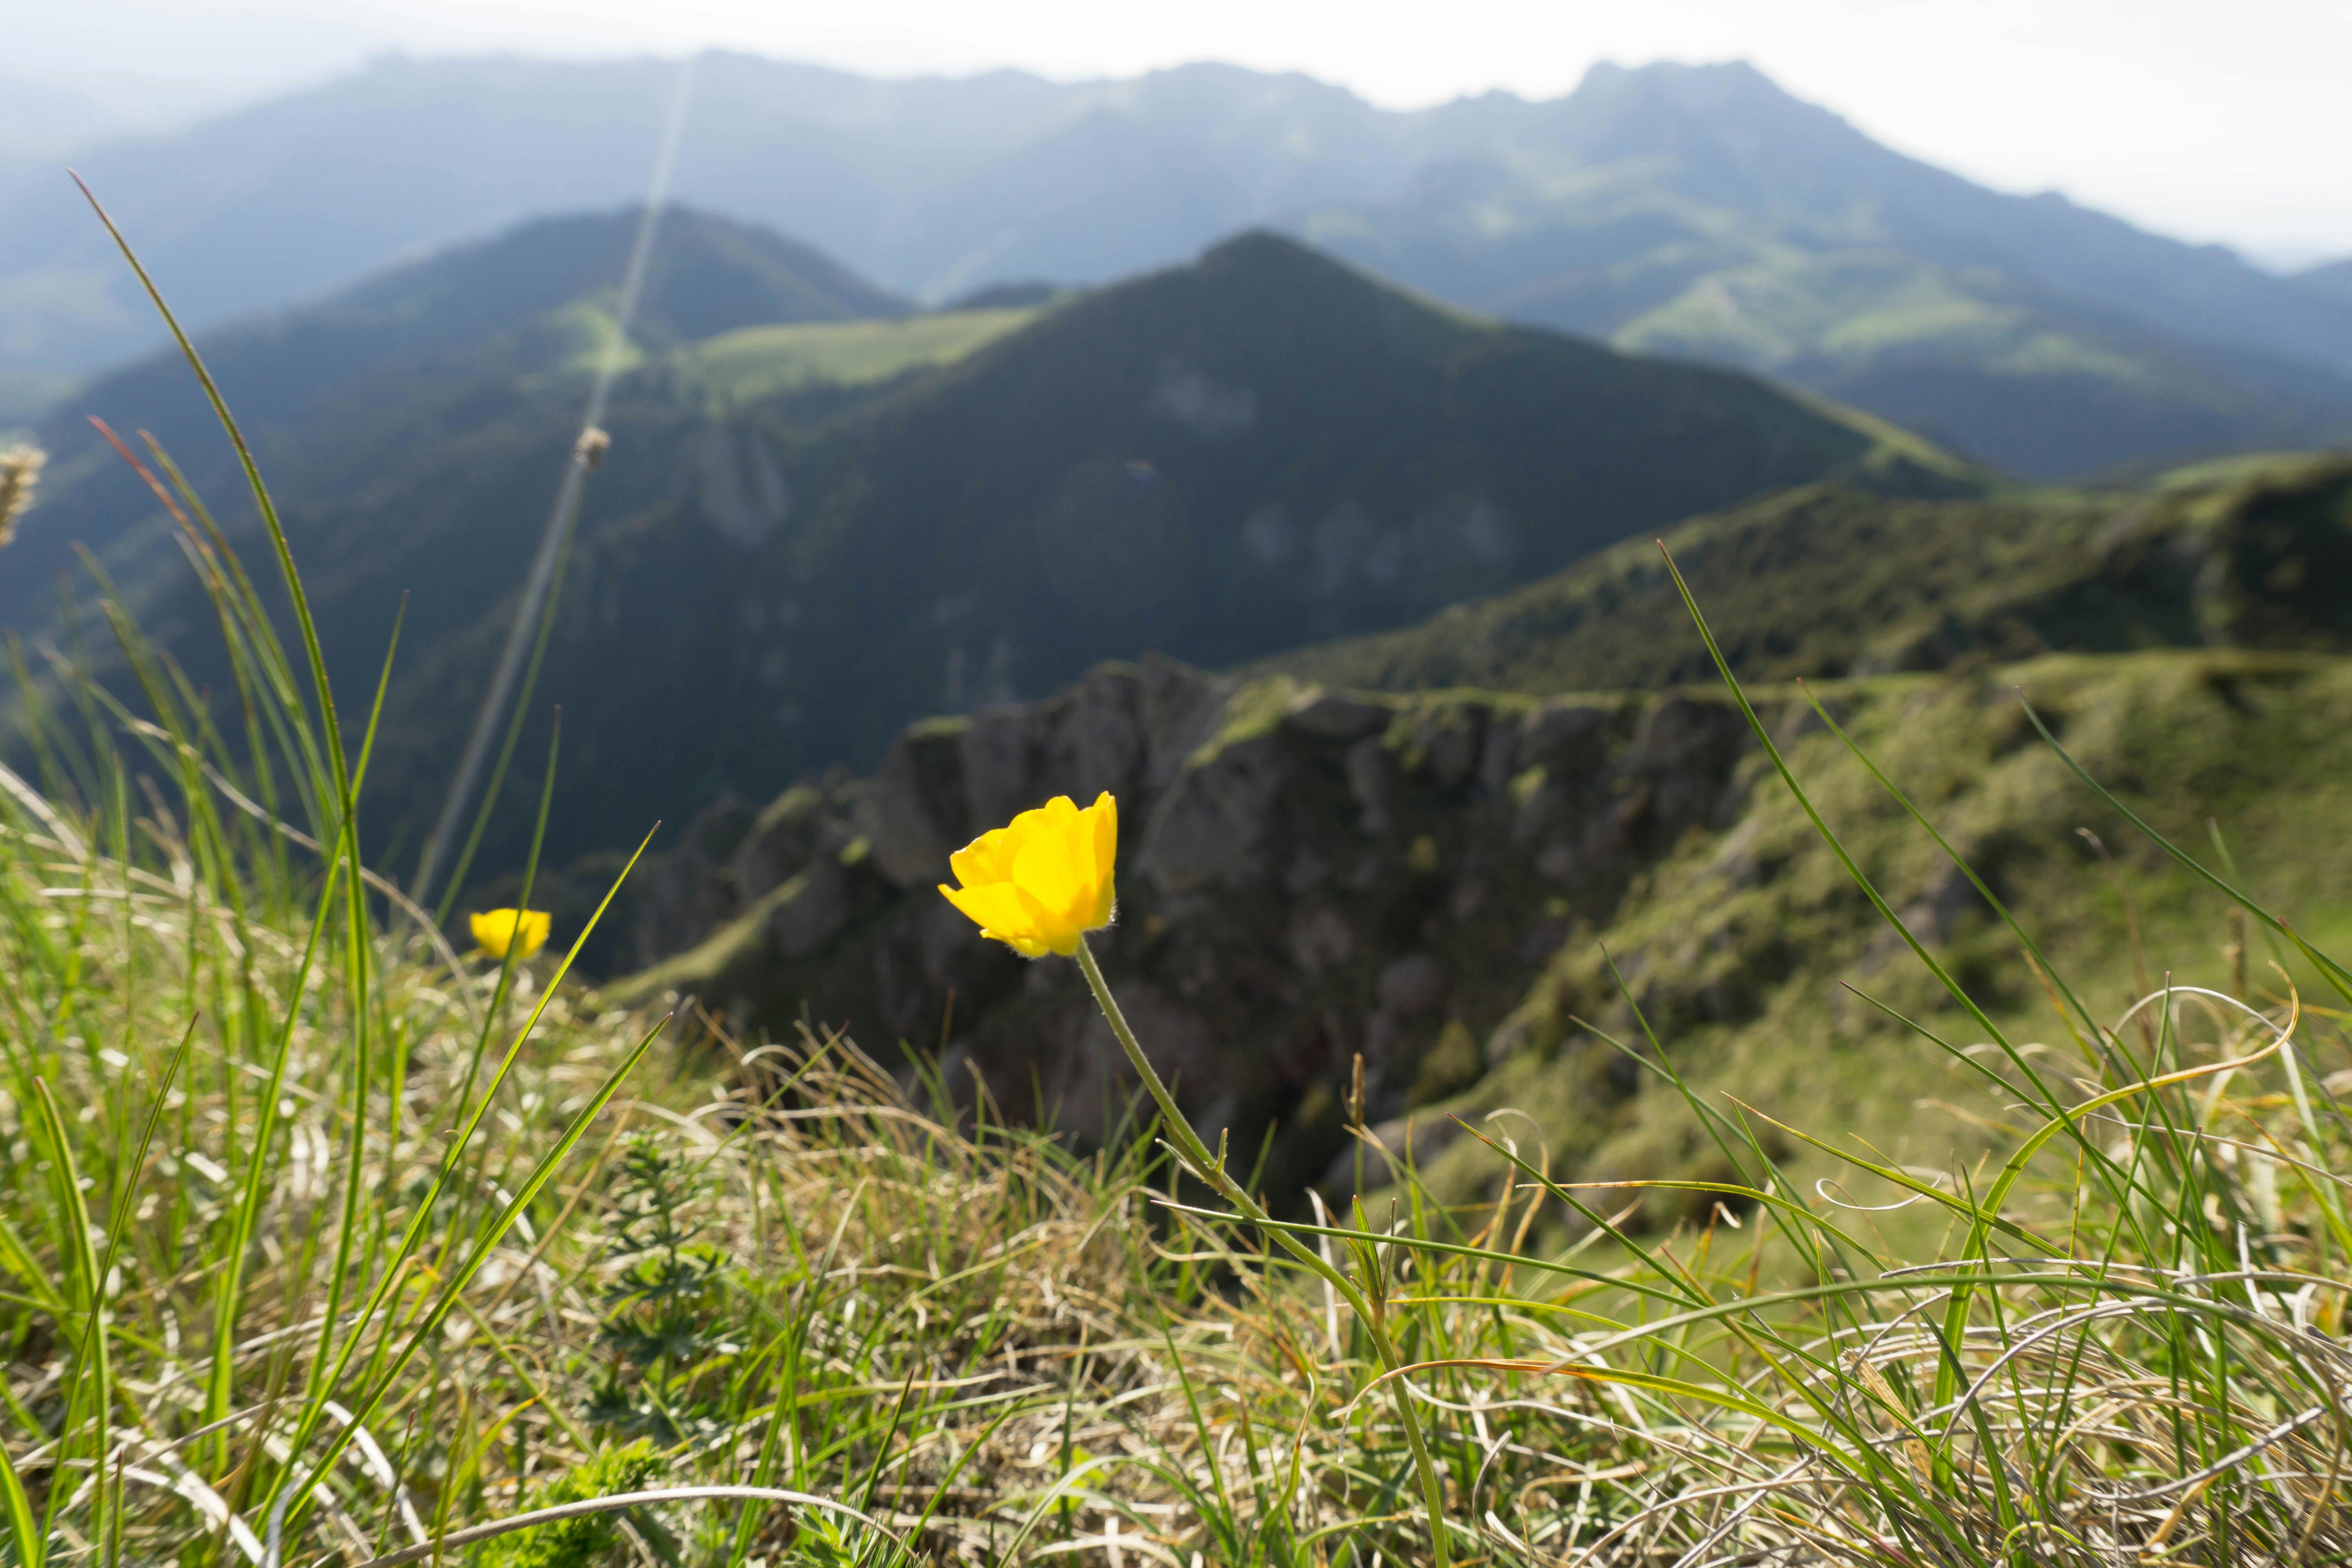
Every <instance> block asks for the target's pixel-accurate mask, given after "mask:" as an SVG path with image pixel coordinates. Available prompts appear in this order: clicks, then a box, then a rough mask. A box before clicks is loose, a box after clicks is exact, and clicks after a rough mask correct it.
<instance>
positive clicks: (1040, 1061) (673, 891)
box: [613, 662, 1748, 1191]
mask: <svg viewBox="0 0 2352 1568" xmlns="http://www.w3.org/2000/svg"><path fill="white" fill-rule="evenodd" d="M1747 746H1748V734H1747V731H1746V729H1745V726H1744V725H1743V724H1742V722H1741V721H1740V719H1739V717H1738V713H1737V711H1736V710H1733V709H1732V708H1730V707H1729V706H1728V705H1727V704H1725V703H1722V702H1717V701H1711V700H1703V699H1694V698H1689V697H1664V698H1659V697H1647V696H1640V695H1629V696H1624V697H1612V698H1608V699H1600V700H1594V699H1575V700H1555V701H1535V700H1526V699H1519V698H1509V697H1500V696H1493V695H1487V694H1482V693H1441V694H1434V695H1426V696H1419V697H1413V698H1394V699H1391V698H1376V697H1366V696H1360V695H1353V694H1341V693H1336V692H1330V691H1326V690H1323V689H1319V688H1315V687H1302V686H1300V685H1298V684H1297V683H1295V682H1293V681H1290V680H1288V679H1283V678H1274V679H1265V680H1260V681H1254V682H1247V683H1244V682H1241V681H1237V680H1234V679H1227V678H1221V677H1214V676H1209V675H1204V674H1202V673H1200V672H1197V671H1194V670H1191V669H1187V668H1182V667H1181V666H1177V665H1174V664H1170V663H1165V662H1150V663H1146V664H1144V665H1141V666H1124V665H1116V666H1105V667H1103V668H1098V669H1097V670H1095V671H1094V672H1093V673H1091V674H1090V675H1088V676H1087V678H1086V679H1084V680H1082V681H1080V682H1079V683H1077V684H1076V685H1075V686H1073V687H1071V688H1069V689H1066V690H1065V691H1063V692H1062V693H1060V694H1059V695H1057V696H1055V697H1054V698H1052V699H1050V700H1046V701H1044V702H1040V703H1035V704H1032V705H1027V706H1022V707H1008V708H1003V709H996V710H986V711H982V712H980V713H977V714H973V715H971V716H970V717H968V718H961V719H954V720H941V721H931V722H928V723H925V724H921V725H918V726H916V727H915V728H913V729H910V730H909V731H907V732H906V733H905V734H904V735H902V736H901V737H900V738H899V739H898V742H896V743H895V744H893V745H892V746H891V747H890V749H889V751H888V753H887V755H886V756H885V757H884V759H883V761H882V763H881V765H880V766H879V768H877V771H876V773H875V775H874V776H873V777H872V778H870V779H866V780H843V779H835V780H833V781H830V782H828V783H826V784H803V785H800V786H797V787H795V788H794V789H793V790H791V791H789V792H787V793H786V794H785V795H783V796H782V798H780V799H779V800H778V801H777V802H775V803H774V804H773V805H771V806H770V807H768V808H767V809H766V810H765V811H763V812H761V813H759V814H758V815H757V816H756V817H754V818H752V819H751V821H750V822H749V823H748V824H746V823H745V822H744V821H743V817H744V816H745V808H742V807H740V806H736V807H728V808H719V809H717V810H715V811H714V813H713V814H711V815H710V816H709V817H707V818H706V819H705V820H704V821H701V822H698V823H697V824H696V825H695V826H693V827H692V828H690V829H689V830H688V834H687V835H686V836H685V842H684V844H683V846H682V847H681V848H680V849H678V850H677V851H676V852H674V853H673V854H672V855H671V857H670V858H669V859H668V860H667V863H665V864H664V865H663V866H661V867H659V868H656V877H655V881H656V884H657V885H658V886H659V887H660V888H661V889H663V894H662V896H661V897H660V898H659V899H657V900H656V899H647V900H644V901H643V903H642V905H641V912H640V915H639V928H640V929H639V931H638V946H639V949H640V951H648V950H650V951H651V952H656V953H666V954H668V955H671V956H668V957H667V960H666V962H663V963H658V964H656V966H655V967H654V968H652V969H651V970H649V971H647V972H646V973H643V974H641V975H638V976H635V977H634V978H633V979H631V980H628V981H625V982H623V983H621V984H619V985H617V986H615V987H614V988H613V989H614V992H615V993H616V994H619V995H621V996H624V997H627V996H635V995H647V994H653V993H655V992H658V991H661V990H675V991H679V992H689V993H692V994H695V995H696V996H698V998H699V1000H700V1001H701V1002H702V1003H703V1005H705V1006H708V1007H710V1008H712V1009H714V1010H718V1011H722V1012H724V1013H725V1014H727V1015H729V1016H731V1017H732V1019H733V1021H734V1023H735V1024H736V1026H738V1027H740V1028H741V1029H743V1030H745V1031H747V1032H751V1033H755V1034H756V1033H759V1032H761V1031H765V1032H768V1033H770V1034H773V1035H779V1036H781V1035H783V1034H786V1033H788V1032H789V1031H790V1030H791V1029H792V1028H793V1025H794V1022H795V1021H796V1020H798V1019H800V1018H802V1017H803V1016H807V1017H811V1018H814V1020H816V1021H818V1022H821V1023H824V1024H826V1025H834V1026H845V1027H846V1028H847V1029H848V1030H849V1032H850V1033H851V1034H852V1036H853V1037H855V1038H856V1039H857V1040H858V1041H859V1043H860V1044H861V1045H862V1046H863V1047H865V1048H866V1050H867V1052H868V1053H869V1054H871V1055H873V1056H875V1057H876V1058H877V1059H880V1060H882V1061H884V1062H890V1063H904V1064H905V1065H906V1066H907V1068H908V1070H909V1071H912V1070H914V1069H915V1068H916V1066H917V1063H918V1060H919V1059H920V1058H928V1059H929V1060H930V1061H931V1062H932V1063H933V1064H934V1065H935V1066H936V1068H937V1070H938V1071H939V1072H940V1075H941V1078H942V1079H943V1081H944V1082H945V1084H946V1087H947V1089H948V1090H949V1091H950V1093H951V1094H953V1095H955V1096H956V1097H957V1098H958V1099H959V1100H961V1101H963V1102H965V1103H967V1104H971V1103H976V1102H977V1101H978V1100H979V1099H980V1097H982V1095H983V1094H984V1095H985V1096H986V1098H987V1099H988V1100H989V1101H991V1102H992V1106H993V1108H994V1109H993V1110H992V1114H1003V1115H1006V1116H1011V1117H1014V1118H1017V1119H1020V1120H1024V1121H1051V1122H1053V1123H1055V1124H1057V1125H1060V1126H1062V1127H1065V1128H1066V1129H1068V1130H1069V1131H1072V1132H1074V1133H1075V1134H1076V1135H1078V1136H1079V1137H1081V1138H1086V1139H1094V1138H1100V1137H1103V1136H1105V1135H1107V1134H1108V1132H1109V1131H1111V1130H1112V1129H1113V1128H1114V1127H1115V1126H1116V1125H1117V1124H1118V1121H1119V1120H1120V1118H1121V1117H1122V1116H1125V1115H1128V1114H1129V1113H1130V1101H1131V1100H1132V1098H1133V1096H1134V1093H1135V1085H1134V1084H1133V1083H1132V1082H1131V1081H1130V1079H1129V1075H1128V1073H1127V1070H1126V1067H1125V1064H1124V1062H1123V1061H1122V1060H1121V1058H1119V1055H1118V1050H1117V1048H1116V1046H1115V1043H1114V1042H1113V1041H1112V1039H1111V1037H1110V1036H1109V1033H1108V1029H1107V1028H1106V1027H1105V1026H1103V1024H1102V1023H1101V1020H1100V1019H1099V1017H1098V1016H1097V1014H1096V1012H1095V1009H1094V1007H1093V1005H1092V1003H1091V1001H1090V999H1089V998H1088V996H1087V994H1086V991H1085V987H1084V985H1083V984H1082V982H1081V981H1080V979H1079V976H1078V974H1077V971H1076V965H1074V964H1071V963H1065V962H1063V961H1060V960H1055V959H1047V960H1043V961H1040V962H1037V963H1025V962H1024V961H1023V960H1021V959H1020V958H1018V957H1017V956H1015V955H1014V954H1013V953H1012V952H1010V951H1009V950H1008V949H1005V948H1003V946H1001V945H999V944H996V943H992V942H984V941H982V939H981V937H980V935H979V933H978V931H976V930H975V929H974V928H973V927H972V925H971V922H970V921H967V920H965V919H964V917H963V916H962V915H961V914H960V913H958V912H957V911H956V910H954V909H953V908H952V907H951V906H950V905H949V904H948V903H947V901H946V900H944V899H942V898H940V896H939V894H938V892H937V891H936V890H935V885H936V884H937V883H939V882H940V881H942V880H945V879H947V878H948V875H949V872H948V856H949V854H950V851H951V850H953V849H954V848H956V847H960V846H961V845H962V844H964V843H966V842H968V841H969V840H970V839H971V838H972V837H975V836H977V835H978V834H979V833H981V832H982V831H984V830H986V829H987V828H990V827H992V826H999V825H1001V824H1003V822H1005V821H1007V820H1009V819H1010V818H1011V817H1012V816H1013V815H1014V814H1015V813H1017V812H1020V811H1023V810H1026V809H1028V808H1029V807H1032V806H1034V805H1039V804H1041V803H1042V802H1043V801H1045V799H1047V798H1049V797H1050V796H1052V795H1064V794H1066V795H1071V796H1073V797H1074V798H1076V799H1077V800H1078V801H1080V802H1081V803H1084V802H1087V801H1090V800H1091V799H1093V797H1094V796H1095V795H1097V793H1099V792H1102V791H1108V792H1109V793H1110V794H1111V795H1113V796H1114V797H1115V798H1116V799H1117V800H1118V806H1119V816H1120V850H1119V864H1118V894H1119V913H1118V921H1117V923H1116V924H1115V925H1114V926H1113V927H1112V929H1111V930H1109V931H1105V932H1103V933H1100V934H1099V935H1097V937H1095V938H1094V939H1093V941H1094V942H1095V944H1096V947H1097V952H1098V953H1099V954H1100V955H1101V957H1102V961H1103V964H1104V968H1105V969H1106V971H1107V972H1108V974H1109V976H1110V978H1111V981H1112V984H1114V985H1115V986H1116V987H1117V988H1118V992H1119V994H1120V996H1121V998H1122V1002H1123V1004H1124V1005H1125V1006H1126V1007H1127V1009H1128V1012H1129V1016H1130V1018H1131V1019H1132V1021H1133V1022H1134V1024H1135V1026H1136V1028H1137V1031H1138V1033H1139V1037H1141V1039H1142V1040H1143V1042H1144V1044H1145V1046H1146V1048H1147V1049H1148V1050H1149V1051H1150V1053H1151V1055H1152V1057H1153V1058H1154V1061H1155V1064H1156V1065H1158V1066H1159V1067H1160V1069H1161V1070H1162V1071H1163V1072H1164V1073H1166V1074H1167V1075H1168V1077H1169V1078H1170V1079H1171V1080H1172V1081H1173V1082H1174V1083H1175V1085H1176V1091H1177V1094H1178V1097H1179V1100H1180V1102H1181V1104H1182V1105H1183V1106H1184V1107H1185V1109H1186V1111H1187V1113H1188V1114H1189V1115H1190V1116H1192V1118H1193V1119H1194V1121H1196V1123H1197V1124H1198V1125H1199V1126H1200V1129H1201V1131H1202V1133H1203V1135H1204V1136H1206V1137H1208V1138H1209V1139H1210V1140H1211V1141H1212V1142H1214V1140H1215V1138H1216V1137H1217V1135H1218V1133H1219V1132H1220V1131H1226V1132H1229V1133H1230V1134H1231V1135H1232V1137H1233V1139H1234V1147H1236V1148H1249V1149H1255V1148H1256V1147H1257V1146H1258V1144H1259V1142H1260V1141H1261V1140H1262V1139H1264V1138H1265V1134H1266V1132H1267V1130H1268V1129H1269V1128H1270V1127H1272V1128H1276V1129H1278V1131H1277V1132H1276V1136H1275V1137H1274V1138H1273V1140H1272V1142H1270V1143H1269V1144H1268V1145H1267V1147H1268V1157H1267V1162H1266V1165H1265V1170H1264V1173H1263V1176H1262V1180H1263V1181H1264V1182H1265V1184H1267V1185H1268V1187H1269V1188H1270V1189H1272V1190H1276V1191H1281V1190H1291V1191H1295V1190H1297V1188H1298V1187H1299V1186H1302V1185H1305V1184H1308V1183H1310V1182H1314V1181H1316V1180H1318V1178H1325V1179H1328V1177H1327V1173H1328V1172H1332V1171H1337V1170H1339V1169H1341V1168H1343V1167H1349V1168H1351V1166H1352V1162H1351V1161H1349V1160H1348V1159H1345V1158H1340V1156H1342V1155H1343V1153H1344V1151H1345V1149H1346V1147H1347V1140H1346V1132H1345V1125H1344V1123H1345V1115H1346V1113H1345V1109H1344V1102H1345V1100H1346V1098H1347V1094H1348V1089H1349V1081H1350V1078H1351V1074H1352V1072H1353V1070H1354V1062H1355V1058H1358V1057H1361V1058H1362V1059H1363V1071H1364V1079H1365V1085H1366V1110H1365V1114H1366V1117H1367V1119H1368V1120H1369V1121H1376V1122H1377V1121H1389V1120H1393V1119H1395V1118H1397V1117H1400V1116H1403V1115H1406V1114H1408V1113H1410V1112H1411V1110H1412V1108H1413V1107H1414V1106H1415V1105H1417V1104H1421V1103H1425V1102H1426V1101H1427V1100H1430V1099H1432V1098H1434V1097H1436V1096H1438V1095H1441V1094H1444V1093H1450V1092H1453V1091H1454V1090H1457V1089H1460V1088H1461V1087H1463V1085H1464V1082H1465V1074H1467V1075H1468V1076H1469V1077H1471V1078H1475V1075H1476V1074H1477V1073H1478V1072H1479V1071H1480V1070H1482V1069H1483V1064H1484V1062H1486V1061H1487V1060H1490V1059H1492V1057H1493V1053H1494V1052H1495V1051H1496V1049H1498V1048H1500V1047H1498V1045H1497V1043H1496V1039H1495V1036H1496V1031H1497V1030H1498V1029H1499V1028H1501V1027H1502V1026H1503V1025H1504V1024H1505V1022H1506V1020H1507V1018H1508V1017H1509V1016H1510V1014H1511V1012H1512V1009H1513V1008H1514V1007H1515V1006H1516V1005H1517V1004H1518V1003H1519V1001H1520V1000H1521V998H1522V997H1523V995H1524V994H1526V991H1527V988H1528V985H1529V984H1531V983H1532V981H1533V980H1534V979H1535V978H1536V977H1537V975H1538V973H1539V971H1540V970H1541V969H1542V967H1543V965H1544V963H1545V962H1546V960H1547V959H1548V958H1549V956H1550V954H1551V952H1553V951H1554V950H1555V949H1556V948H1557V946H1558V945H1559V942H1561V941H1563V940H1565V939H1566V937H1567V936H1568V934H1569V933H1570V931H1573V930H1574V929H1576V928H1577V927H1578V926H1579V925H1580V924H1586V925H1597V924H1599V923H1601V922H1602V921H1605V920H1606V919H1607V918H1608V916H1609V913H1610V911H1611V910H1612V909H1613V908H1614V907H1615V905H1616V903H1617V902H1618V900H1621V899H1622V897H1623V896H1624V894H1625V892H1626V889H1627V886H1628V884H1629V882H1630V881H1631V880H1632V879H1633V877H1634V876H1635V875H1636V874H1637V873H1638V872H1639V871H1640V870H1641V868H1643V866H1644V865H1645V864H1648V863H1651V862H1653V861H1654V860H1656V859H1657V858H1660V857H1661V856H1663V855H1664V854H1666V853H1667V852H1669V851H1670V850H1671V849H1672V848H1673V847H1674V846H1675V844H1676V843H1677V842H1678V841H1679V840H1680V839H1681V838H1682V837H1683V836H1684V835H1685V834H1686V833H1687V832H1688V831H1690V830H1691V829H1693V828H1695V827H1701V826H1706V827H1719V826H1724V825H1725V824H1726V823H1727V821H1728V820H1729V819H1730V817H1731V816H1732V815H1733V814H1734V813H1735V811H1736V808H1737V805H1738V799H1739V795H1740V791H1739V786H1738V784H1736V783H1735V779H1734V770H1735V768H1736V766H1737V764H1738V761H1739V759H1740V758H1741V756H1742V755H1743V754H1744V752H1745V751H1746V749H1747ZM730 813H731V815H730ZM692 921H698V922H700V923H699V925H698V926H694V927H691V928H690V922H692ZM656 928H657V929H656Z"/></svg>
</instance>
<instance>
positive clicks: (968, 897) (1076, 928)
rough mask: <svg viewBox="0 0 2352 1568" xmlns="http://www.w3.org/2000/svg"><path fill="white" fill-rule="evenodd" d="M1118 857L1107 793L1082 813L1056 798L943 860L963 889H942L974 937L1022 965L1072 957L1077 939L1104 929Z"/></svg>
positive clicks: (1114, 815) (1112, 804)
mask: <svg viewBox="0 0 2352 1568" xmlns="http://www.w3.org/2000/svg"><path fill="white" fill-rule="evenodd" d="M1116 858H1118V802H1116V801H1114V800H1112V799H1111V797H1110V792H1109V791H1108V790H1106V791H1104V792H1103V794H1102V795H1100V796H1099V797H1098V798H1097V800H1096V801H1095V803H1094V805H1090V806H1087V808H1086V809H1085V810H1084V811H1081V810H1079V809H1078V807H1077V805H1076V804H1075V803H1074V802H1072V800H1071V799H1070V797H1069V796H1068V795H1055V797H1054V798H1053V799H1051V800H1049V801H1047V802H1046V803H1045V805H1041V806H1039V807H1038V808H1037V809H1036V810H1034V811H1024V812H1023V813H1022V814H1021V815H1020V816H1016V817H1014V818H1013V820H1012V822H1011V823H1010V824H1008V825H1007V826H1003V827H1000V828H997V829H996V830H995V831H993V832H991V833H983V834H982V835H981V836H980V837H977V838H975V839H973V840H972V841H971V843H969V844H967V845H965V846H964V847H962V848H961V849H959V850H957V851H956V852H955V853H954V854H953V855H951V856H950V857H949V858H948V865H949V867H950V868H952V869H953V870H954V872H955V877H956V880H957V881H959V882H961V883H962V884H963V886H962V887H961V888H950V887H949V886H948V885H947V884H946V883H944V882H942V883H940V892H942V893H945V894H946V895H947V898H948V902H950V903H951V904H953V905H954V906H955V907H956V908H958V909H960V910H962V911H963V912H964V913H965V914H968V915H970V916H971V918H972V919H973V921H976V922H978V924H979V926H980V934H981V935H982V936H985V937H993V938H995V939H996V940H997V941H998V942H1003V943H1005V944H1006V945H1007V946H1009V947H1011V948H1013V949H1014V950H1015V951H1016V952H1020V953H1021V954H1022V955H1023V956H1024V957H1025V958H1043V957H1045V955H1046V954H1047V953H1049V952H1058V953H1060V954H1061V955H1062V956H1063V957H1065V958H1067V957H1069V956H1070V955H1071V954H1072V953H1075V952H1077V951H1078V939H1079V938H1080V937H1082V936H1084V935H1085V934H1086V933H1087V932H1088V931H1099V930H1101V929H1102V928H1103V927H1104V926H1107V925H1108V924H1110V918H1111V902H1112V894H1111V862H1112V861H1113V860H1115V859H1116Z"/></svg>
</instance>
